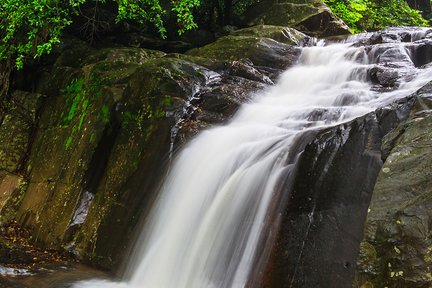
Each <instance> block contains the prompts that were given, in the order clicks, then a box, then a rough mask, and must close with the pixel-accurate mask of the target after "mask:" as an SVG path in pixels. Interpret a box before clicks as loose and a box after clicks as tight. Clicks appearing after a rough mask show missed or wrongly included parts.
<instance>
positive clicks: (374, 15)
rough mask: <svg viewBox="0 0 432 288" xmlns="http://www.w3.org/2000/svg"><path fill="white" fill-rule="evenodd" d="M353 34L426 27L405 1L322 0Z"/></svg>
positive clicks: (418, 13) (416, 11)
mask: <svg viewBox="0 0 432 288" xmlns="http://www.w3.org/2000/svg"><path fill="white" fill-rule="evenodd" d="M324 2H325V3H326V4H327V5H328V6H329V7H330V8H331V9H332V11H333V12H334V13H335V14H336V15H338V16H339V17H340V18H341V19H342V20H343V21H344V22H345V23H346V24H347V25H348V26H349V27H350V28H351V30H353V32H361V31H370V30H379V29H383V28H386V27H389V26H426V25H427V21H426V20H425V19H423V18H422V16H421V14H420V11H418V10H415V9H412V8H410V7H409V6H408V4H407V2H406V1H405V0H342V1H341V0H324Z"/></svg>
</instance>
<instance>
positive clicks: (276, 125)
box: [74, 31, 432, 288]
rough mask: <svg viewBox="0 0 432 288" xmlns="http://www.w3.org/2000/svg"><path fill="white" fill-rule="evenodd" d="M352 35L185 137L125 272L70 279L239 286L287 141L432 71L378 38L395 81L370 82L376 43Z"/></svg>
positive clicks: (370, 105)
mask: <svg viewBox="0 0 432 288" xmlns="http://www.w3.org/2000/svg"><path fill="white" fill-rule="evenodd" d="M413 33H414V32H413ZM415 33H418V31H417V32H415ZM416 35H417V34H416ZM416 37H417V36H416ZM356 39H357V38H351V39H350V40H348V41H346V43H339V44H332V45H327V46H324V45H320V46H316V47H308V48H304V49H303V52H302V55H301V57H300V59H299V63H298V64H297V65H296V66H295V67H292V68H290V69H289V70H287V71H286V72H284V73H283V74H282V75H281V76H280V78H279V80H278V82H277V83H276V85H274V86H271V87H268V89H266V90H265V91H261V92H260V93H257V95H255V97H254V100H253V101H252V102H251V103H248V104H244V105H243V106H242V108H241V109H240V110H239V111H238V113H237V114H236V115H235V116H234V118H233V119H232V120H231V121H230V122H229V123H228V124H226V125H224V126H221V127H216V128H212V129H209V130H206V131H203V132H202V133H201V134H200V135H198V137H196V138H195V139H193V140H192V141H191V142H190V143H189V144H188V145H187V146H186V147H185V148H184V149H183V150H182V151H181V152H180V153H179V154H178V155H177V156H176V158H175V161H174V163H173V166H172V168H171V170H170V173H169V175H168V176H167V178H166V179H165V181H164V184H163V186H162V188H161V191H160V192H159V198H158V199H157V202H156V204H155V206H154V208H153V210H152V212H151V214H150V216H149V217H148V221H147V223H146V225H145V227H144V228H143V232H142V235H141V237H140V238H139V241H138V246H137V247H136V248H135V250H134V256H133V257H132V258H131V260H130V263H129V267H128V272H127V274H126V276H125V280H124V281H123V282H109V281H103V280H91V281H84V282H79V283H76V284H75V285H74V287H75V288H78V287H79V288H83V287H85V288H89V287H90V288H99V287H101V288H102V287H103V288H113V287H117V288H119V287H125V288H143V287H144V288H146V287H148V288H225V287H245V286H246V285H247V281H248V277H249V273H250V272H251V269H252V266H253V263H254V262H255V260H256V257H259V256H260V255H256V251H257V249H256V248H257V246H258V245H259V242H260V239H261V238H260V237H261V236H262V235H261V233H262V232H263V231H264V230H265V225H266V217H267V215H268V212H269V211H268V210H269V206H270V204H271V200H272V197H273V193H274V187H275V186H276V185H277V184H278V183H279V182H280V181H281V180H282V179H281V178H283V177H284V176H285V175H286V172H287V169H289V167H288V166H287V165H286V159H287V157H289V156H290V153H291V150H290V148H291V146H292V145H293V143H294V142H293V140H294V139H295V138H296V137H298V136H299V135H300V134H301V133H304V132H305V131H309V130H312V129H322V128H325V127H330V126H334V125H337V124H339V123H342V122H346V121H349V120H351V119H353V118H355V117H359V116H362V115H364V114H366V113H368V112H370V111H373V110H375V109H376V108H378V107H380V106H384V105H387V104H389V103H391V102H392V101H394V100H395V99H397V98H400V97H405V96H407V95H409V94H411V93H412V92H414V91H416V90H417V89H418V88H420V87H421V86H423V85H424V84H426V83H427V82H428V81H430V79H432V69H431V68H422V69H420V68H416V67H414V64H413V63H412V62H411V61H410V55H409V53H410V52H409V50H408V49H406V48H405V46H404V45H406V43H400V42H398V41H395V42H398V43H391V44H382V45H391V49H396V50H397V51H398V53H396V54H397V55H399V56H398V57H399V58H398V59H399V60H400V61H399V62H398V61H397V60H398V59H396V60H394V61H395V62H396V63H397V65H396V64H395V68H394V69H399V70H398V71H399V72H398V75H399V78H398V80H397V82H398V83H397V86H398V89H390V88H389V89H387V90H385V91H383V90H382V89H376V87H375V85H374V84H372V82H371V81H369V80H368V71H369V70H370V69H371V68H373V67H375V66H376V65H380V63H381V62H380V61H381V60H380V57H382V55H381V54H378V53H381V52H380V51H381V50H380V49H378V48H379V47H378V48H377V50H376V51H374V50H373V49H369V50H368V49H366V48H365V47H363V46H360V47H355V46H356V45H352V43H350V42H354V41H356ZM378 46H379V45H378ZM383 47H384V46H383ZM389 49H390V48H389ZM382 65H384V64H382ZM396 66H397V67H396ZM317 111H320V113H316V112H317ZM317 114H319V116H317Z"/></svg>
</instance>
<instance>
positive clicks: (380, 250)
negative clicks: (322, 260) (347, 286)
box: [354, 90, 432, 288]
mask: <svg viewBox="0 0 432 288" xmlns="http://www.w3.org/2000/svg"><path fill="white" fill-rule="evenodd" d="M428 95H429V97H430V95H431V90H429V92H428ZM431 107H432V102H431V101H430V100H427V99H426V98H421V97H420V98H418V100H417V106H416V107H415V108H414V110H413V111H412V112H411V115H410V118H409V119H408V120H407V121H406V122H405V123H402V124H401V125H400V126H401V127H398V128H396V129H395V131H397V134H396V137H395V134H394V133H393V134H389V137H386V138H385V139H384V147H389V146H391V147H393V148H392V149H391V150H390V152H389V153H388V154H389V155H388V157H387V159H386V161H385V163H384V166H383V167H382V169H381V173H380V175H379V177H378V180H377V183H376V186H375V189H374V193H373V196H372V201H371V204H370V206H369V210H368V211H369V212H368V217H367V221H366V224H365V228H364V239H363V243H362V245H361V249H360V257H359V260H358V267H357V279H356V283H355V285H357V286H355V285H354V286H355V287H360V286H361V287H363V286H364V285H366V283H368V285H370V287H389V288H390V287H413V288H416V287H417V288H420V287H429V285H430V283H431V282H432V274H431V273H432V271H431V267H432V229H431V225H430V223H431V220H432V189H431V187H432V170H431V167H432V148H431V147H432V114H431V113H430V109H431ZM389 141H390V142H391V143H388V142H389ZM371 251H373V253H372V252H371ZM372 256H373V257H372ZM362 285H363V286H362Z"/></svg>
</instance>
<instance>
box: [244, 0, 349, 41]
mask: <svg viewBox="0 0 432 288" xmlns="http://www.w3.org/2000/svg"><path fill="white" fill-rule="evenodd" d="M245 15H246V16H245V19H244V21H243V23H245V24H247V25H249V26H253V25H259V24H266V25H279V26H289V27H294V28H296V29H298V30H300V31H301V32H303V33H306V34H308V35H311V36H314V37H328V36H336V35H344V34H351V32H350V30H349V28H348V26H347V25H346V24H345V23H343V21H342V20H340V19H338V18H337V17H336V16H335V15H334V14H333V13H332V12H331V10H330V8H328V7H327V6H326V5H325V4H324V3H323V2H322V1H320V0H308V1H299V0H291V1H290V0H279V1H276V0H272V1H261V2H258V3H256V4H255V5H252V6H251V7H250V8H248V9H247V11H246V13H245Z"/></svg>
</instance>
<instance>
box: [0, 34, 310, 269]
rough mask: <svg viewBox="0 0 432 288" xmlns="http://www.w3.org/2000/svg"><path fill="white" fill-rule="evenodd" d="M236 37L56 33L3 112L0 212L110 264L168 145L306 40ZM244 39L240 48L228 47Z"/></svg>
mask: <svg viewBox="0 0 432 288" xmlns="http://www.w3.org/2000/svg"><path fill="white" fill-rule="evenodd" d="M260 30H262V31H261V32H259V31H260ZM288 32H289V33H290V34H286V33H288ZM236 33H237V34H236V35H233V36H229V38H228V40H222V42H223V43H227V44H224V45H226V46H225V47H227V46H229V45H232V46H233V47H232V49H233V51H234V49H237V50H238V54H237V55H238V57H237V58H229V57H225V58H224V57H219V55H218V54H216V53H215V52H214V49H219V48H218V47H217V46H213V47H214V48H212V47H203V48H202V49H203V50H199V51H198V52H195V53H194V52H191V53H190V55H183V54H168V55H167V54H165V53H162V52H159V51H154V50H148V49H141V48H130V47H129V48H127V47H114V48H104V49H100V50H93V49H92V48H89V47H88V46H87V45H86V44H85V43H82V42H80V41H77V40H74V39H70V40H66V41H64V44H63V47H60V49H59V50H58V51H56V52H55V53H57V55H58V57H57V60H56V61H55V63H53V65H52V67H51V68H50V69H46V71H45V72H44V73H42V74H41V76H40V81H38V83H36V84H37V85H36V87H37V91H38V93H39V94H34V95H33V94H32V95H28V93H27V94H26V93H23V92H17V93H15V95H14V99H16V101H15V102H16V104H17V106H18V107H25V108H26V110H25V113H18V112H19V111H20V110H18V109H15V110H12V111H11V112H10V113H8V114H5V116H4V117H3V122H2V125H0V138H1V139H2V140H3V141H2V142H1V144H0V169H1V171H2V172H1V173H2V174H1V175H0V190H1V191H2V192H3V194H2V197H1V199H0V204H1V206H0V209H2V210H1V215H2V217H3V218H2V220H3V221H8V220H16V221H18V222H19V223H20V224H21V225H22V226H25V227H27V228H28V229H29V231H30V233H31V235H32V239H33V241H34V242H35V243H36V244H38V245H39V246H41V247H44V248H47V249H48V248H49V249H52V248H53V249H67V250H68V251H70V252H72V253H74V254H75V255H76V256H77V257H78V258H79V259H81V260H83V261H85V262H88V263H92V264H94V265H98V266H102V267H105V268H108V269H110V268H113V267H115V266H116V265H118V264H119V261H120V253H121V252H124V251H125V249H126V247H127V245H128V241H129V240H130V239H131V238H132V236H133V233H132V231H133V230H134V227H136V225H137V223H138V222H139V221H138V220H139V219H140V217H141V215H145V214H146V211H147V209H148V208H149V206H150V205H151V202H152V200H153V197H154V196H155V195H154V192H155V187H156V186H157V185H158V181H159V177H160V175H163V174H164V170H165V168H166V165H167V164H168V163H169V161H170V158H169V157H170V155H171V154H172V153H173V151H175V150H176V149H177V148H178V147H179V146H181V145H182V144H183V143H184V142H185V141H186V140H187V139H189V138H190V137H191V136H193V135H194V134H196V133H197V132H198V131H199V130H201V129H202V128H205V127H208V126H210V125H214V124H215V123H220V122H222V121H225V120H226V119H228V118H229V117H230V116H231V115H232V114H233V113H234V112H235V111H236V110H237V109H238V107H239V105H240V104H242V103H244V102H245V101H247V100H248V99H249V97H250V95H251V92H252V91H255V90H258V89H262V88H264V87H265V86H266V85H269V84H272V83H273V82H272V80H271V79H270V77H276V76H277V74H278V73H279V72H280V71H282V70H283V69H286V68H287V67H288V66H289V65H292V64H293V63H294V62H295V61H296V59H297V57H298V56H299V54H300V50H299V49H298V48H296V47H294V45H297V44H299V45H300V44H301V43H303V42H302V41H306V40H305V39H309V37H307V36H306V35H304V34H302V33H300V32H298V31H294V30H289V29H286V28H284V27H261V28H257V29H253V28H250V29H248V30H246V31H244V32H242V31H237V32H236ZM241 33H245V34H248V36H246V35H245V36H240V34H241ZM284 33H285V34H284ZM251 34H253V35H251ZM283 35H286V37H285V36H283ZM272 38H275V39H278V40H283V41H284V42H285V43H281V42H278V41H276V40H274V39H272ZM245 39H247V41H249V42H246V44H248V45H249V44H250V46H251V47H252V48H250V51H249V52H247V49H249V48H245V47H244V46H243V47H238V46H237V45H238V44H239V43H240V42H241V41H243V40H245ZM239 40H241V41H239ZM286 43H289V44H290V45H288V44H286ZM242 49H246V50H242ZM201 51H205V52H206V53H204V52H201ZM245 51H246V52H245ZM216 57H217V58H216ZM263 59H264V60H266V59H267V60H271V61H270V62H266V61H263ZM282 60H283V61H282ZM273 64H274V65H275V66H276V68H275V67H272V65H273ZM276 64H277V65H276ZM42 99H43V100H44V103H43V105H41V103H42V102H41V101H42ZM24 100H25V101H26V102H25V103H24V102H22V101H24ZM15 102H14V103H15ZM18 104H19V105H18ZM29 111H30V112H29ZM23 115H25V117H28V118H29V119H26V118H25V119H24V118H23V117H24V116H23ZM24 120H25V121H27V120H28V122H25V121H24ZM8 139H14V142H13V143H14V144H13V145H10V141H9V140H8ZM7 144H8V145H7ZM12 172H13V173H12Z"/></svg>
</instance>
